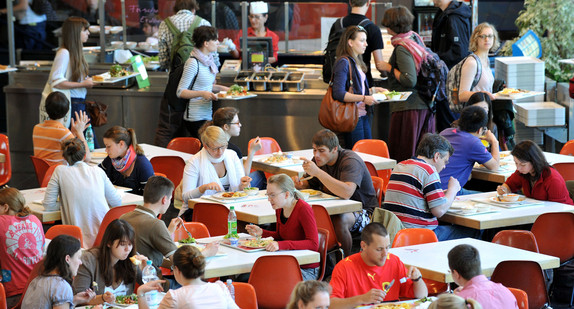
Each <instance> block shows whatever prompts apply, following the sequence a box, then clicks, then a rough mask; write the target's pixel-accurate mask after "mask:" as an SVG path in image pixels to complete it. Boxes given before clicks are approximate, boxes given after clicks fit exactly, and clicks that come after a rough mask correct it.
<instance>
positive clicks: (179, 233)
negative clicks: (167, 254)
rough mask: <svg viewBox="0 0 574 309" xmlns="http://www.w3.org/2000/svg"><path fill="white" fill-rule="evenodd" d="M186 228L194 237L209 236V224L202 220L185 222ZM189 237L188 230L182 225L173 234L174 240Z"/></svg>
mask: <svg viewBox="0 0 574 309" xmlns="http://www.w3.org/2000/svg"><path fill="white" fill-rule="evenodd" d="M183 225H185V228H186V229H187V230H188V231H189V232H190V233H191V236H193V238H206V237H210V236H209V230H208V229H207V226H205V224H203V223H201V222H184V223H183ZM187 237H188V235H187V232H186V231H185V229H184V228H183V227H180V228H179V229H177V230H176V231H175V233H174V234H173V241H179V240H180V239H186V238H187Z"/></svg>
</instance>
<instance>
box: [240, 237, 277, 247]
mask: <svg viewBox="0 0 574 309" xmlns="http://www.w3.org/2000/svg"><path fill="white" fill-rule="evenodd" d="M272 241H273V237H269V238H263V239H257V238H252V239H248V240H243V241H240V242H239V244H240V245H242V246H244V247H249V248H265V247H267V245H268V244H270V243H271V242H272Z"/></svg>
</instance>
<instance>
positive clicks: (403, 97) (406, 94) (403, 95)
mask: <svg viewBox="0 0 574 309" xmlns="http://www.w3.org/2000/svg"><path fill="white" fill-rule="evenodd" d="M399 93H400V94H401V97H400V99H396V100H391V99H389V97H388V96H386V95H385V99H384V100H379V99H378V98H377V97H378V95H379V94H378V93H375V94H374V95H373V98H374V99H375V100H376V101H377V102H379V103H382V102H403V101H406V100H407V99H408V98H409V97H410V96H411V94H413V92H412V91H405V92H399Z"/></svg>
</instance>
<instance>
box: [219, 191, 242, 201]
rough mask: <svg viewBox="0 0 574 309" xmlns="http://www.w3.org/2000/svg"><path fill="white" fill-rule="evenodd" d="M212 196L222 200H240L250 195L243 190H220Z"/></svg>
mask: <svg viewBox="0 0 574 309" xmlns="http://www.w3.org/2000/svg"><path fill="white" fill-rule="evenodd" d="M212 196H213V197H214V198H216V199H220V200H240V199H244V198H246V197H248V196H249V195H247V193H245V192H243V191H235V192H219V193H216V194H214V195H212Z"/></svg>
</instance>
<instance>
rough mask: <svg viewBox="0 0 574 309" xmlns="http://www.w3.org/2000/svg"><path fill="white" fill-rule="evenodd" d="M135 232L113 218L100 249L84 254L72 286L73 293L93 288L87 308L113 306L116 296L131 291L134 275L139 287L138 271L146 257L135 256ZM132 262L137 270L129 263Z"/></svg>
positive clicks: (124, 222)
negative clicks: (137, 264) (98, 305)
mask: <svg viewBox="0 0 574 309" xmlns="http://www.w3.org/2000/svg"><path fill="white" fill-rule="evenodd" d="M134 245H135V232H134V229H133V228H132V226H131V225H130V224H129V223H127V222H126V221H124V220H120V219H116V220H114V221H112V222H110V224H109V225H108V227H107V228H106V231H105V232H104V236H103V237H102V242H101V243H100V245H99V247H94V248H92V249H90V250H87V251H84V253H83V254H82V265H81V266H80V268H79V269H78V274H77V275H76V277H74V282H73V284H72V286H73V288H74V293H79V292H82V291H85V290H87V289H92V290H93V291H94V292H95V293H96V297H94V298H93V299H92V300H90V301H89V302H88V303H87V304H88V305H97V304H103V303H104V302H107V303H114V302H115V300H116V296H123V295H131V294H132V293H133V292H134V285H135V282H136V275H137V277H138V283H139V284H141V283H142V281H141V271H142V270H143V268H144V267H145V266H146V263H145V262H146V261H147V258H146V257H145V256H142V255H136V250H135V246H134ZM132 258H133V259H134V260H135V261H136V262H137V263H140V264H139V268H138V267H137V266H135V265H134V263H132V261H131V259H132Z"/></svg>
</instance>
